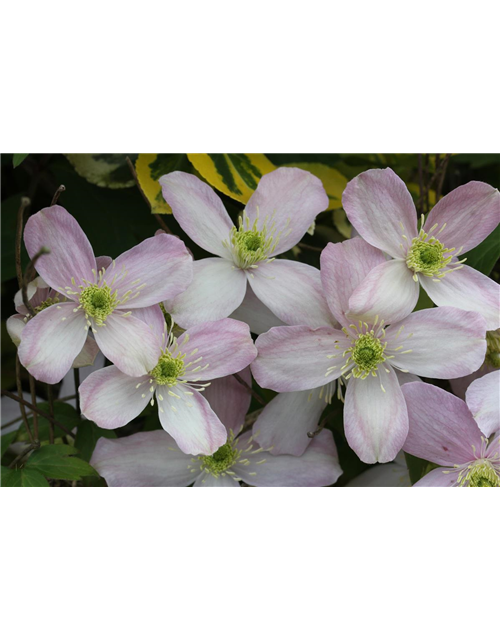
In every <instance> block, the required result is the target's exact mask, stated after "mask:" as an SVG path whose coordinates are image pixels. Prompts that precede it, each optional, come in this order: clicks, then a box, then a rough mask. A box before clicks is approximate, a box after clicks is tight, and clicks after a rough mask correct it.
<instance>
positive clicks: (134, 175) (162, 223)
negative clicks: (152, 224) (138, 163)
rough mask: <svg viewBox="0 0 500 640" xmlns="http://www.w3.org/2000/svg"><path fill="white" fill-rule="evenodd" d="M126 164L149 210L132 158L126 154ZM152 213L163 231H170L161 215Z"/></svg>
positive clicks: (149, 204) (149, 205)
mask: <svg viewBox="0 0 500 640" xmlns="http://www.w3.org/2000/svg"><path fill="white" fill-rule="evenodd" d="M127 164H128V168H129V169H130V173H131V174H132V177H133V178H134V181H135V184H136V185H137V188H138V189H139V191H140V192H141V195H142V197H143V198H144V201H145V202H146V204H147V205H148V207H149V209H150V210H151V208H152V207H151V203H150V202H149V200H148V197H147V195H146V194H145V193H144V191H143V190H142V187H141V183H140V182H139V178H138V176H137V171H136V170H135V167H134V163H133V162H132V160H131V159H130V158H129V157H128V156H127ZM151 213H153V212H152V211H151ZM153 215H154V217H155V218H156V221H157V222H158V224H159V225H160V227H161V228H162V229H163V231H165V232H166V233H172V232H171V231H170V229H169V228H168V226H167V224H166V223H165V222H164V221H163V220H162V217H161V216H160V215H158V214H157V213H153Z"/></svg>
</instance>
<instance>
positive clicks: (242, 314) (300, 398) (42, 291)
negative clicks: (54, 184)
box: [8, 168, 500, 486]
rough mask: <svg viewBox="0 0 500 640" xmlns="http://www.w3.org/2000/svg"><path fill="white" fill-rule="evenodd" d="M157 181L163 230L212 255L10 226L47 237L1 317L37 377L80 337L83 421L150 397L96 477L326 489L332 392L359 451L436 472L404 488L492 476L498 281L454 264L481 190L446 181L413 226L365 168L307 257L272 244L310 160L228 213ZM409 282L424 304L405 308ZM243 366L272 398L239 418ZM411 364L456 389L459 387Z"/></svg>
mask: <svg viewBox="0 0 500 640" xmlns="http://www.w3.org/2000/svg"><path fill="white" fill-rule="evenodd" d="M160 184H161V186H162V190H163V196H164V198H165V200H166V201H167V202H168V203H169V205H170V206H171V208H172V211H173V215H174V216H175V218H176V220H177V222H178V223H179V225H180V227H181V228H182V229H183V231H184V232H185V233H186V234H187V235H188V236H189V237H190V238H191V240H193V241H194V242H195V243H196V244H197V245H199V246H200V247H202V248H203V249H205V250H206V251H208V252H210V253H211V254H214V255H215V256H216V257H211V258H206V259H203V260H196V261H193V260H192V257H191V255H190V253H189V252H188V250H187V249H186V247H185V245H184V243H183V242H182V241H181V240H180V239H178V238H176V237H174V236H171V235H168V234H165V233H164V232H158V233H157V234H156V235H155V236H154V237H153V238H149V239H147V240H145V241H144V242H142V243H140V244H139V245H137V246H136V247H134V248H133V249H131V250H129V251H127V252H125V253H124V254H122V255H121V256H119V257H118V258H116V259H115V260H112V259H111V258H109V257H99V258H95V257H94V253H93V250H92V247H91V246H90V243H89V241H88V239H87V237H86V235H85V234H84V232H83V231H82V229H81V228H80V226H79V225H78V223H77V222H76V220H75V219H74V218H73V217H72V216H71V215H70V214H69V213H68V212H67V211H66V210H65V209H63V208H62V207H60V206H57V205H56V206H52V207H49V208H47V209H43V210H42V211H40V212H39V213H37V214H35V215H33V216H32V217H30V219H29V220H28V223H27V225H26V229H25V234H24V239H25V245H26V248H27V251H28V253H29V255H30V256H31V257H33V256H34V255H35V254H36V253H37V252H39V250H40V249H41V247H43V246H45V247H47V248H49V249H50V254H48V255H42V256H41V257H40V258H39V259H38V261H37V263H36V267H37V270H38V273H39V276H40V277H38V278H37V279H36V280H35V281H34V282H33V283H32V284H31V285H30V287H29V289H28V297H29V298H30V301H31V305H32V306H33V307H34V309H35V311H36V315H35V316H34V317H31V316H30V315H29V312H28V310H27V309H26V307H25V306H24V305H23V304H22V299H21V295H20V293H19V294H18V295H17V296H16V300H15V303H16V309H17V311H18V315H15V316H13V317H11V318H10V319H9V322H8V330H9V333H10V335H11V337H12V339H13V340H14V341H15V342H16V344H18V345H19V358H20V360H21V362H22V364H23V365H24V366H25V367H26V368H27V369H28V371H30V373H31V374H32V375H33V376H34V377H35V378H36V379H38V380H41V381H44V382H48V383H56V382H58V381H60V380H61V379H62V377H63V376H64V375H65V374H66V373H67V371H68V370H69V369H70V368H71V367H72V366H73V367H78V366H85V365H87V364H90V363H91V362H93V359H94V357H95V354H96V352H97V351H98V350H101V351H102V353H103V354H104V355H105V356H106V358H108V359H109V360H110V361H111V362H112V363H113V364H112V365H111V366H107V367H104V368H103V369H101V370H99V371H96V372H94V373H92V374H91V375H89V376H88V377H87V378H86V379H85V381H84V382H83V383H82V385H81V386H80V389H79V393H80V401H81V409H82V412H83V414H84V415H85V416H86V417H87V418H89V419H90V420H93V421H94V422H95V423H96V424H97V425H99V426H100V427H102V428H104V429H115V428H119V427H122V426H124V425H126V424H128V423H129V422H130V421H131V420H133V419H134V418H135V417H136V416H138V415H139V414H140V413H141V411H142V410H143V409H144V408H145V407H146V406H147V404H148V403H149V402H150V403H151V404H152V405H154V403H155V399H156V404H157V406H158V414H159V420H160V423H161V426H162V427H163V430H156V431H148V432H141V433H137V434H135V435H132V436H128V437H123V438H118V439H115V440H109V439H101V440H100V441H99V442H98V444H97V447H96V450H95V452H94V455H93V458H92V461H91V462H92V464H93V465H94V466H95V468H96V469H97V470H98V471H99V473H100V474H101V475H102V476H103V477H104V478H105V479H106V480H107V482H108V484H109V485H111V486H119V485H129V486H130V485H136V486H147V485H157V486H186V485H190V484H192V483H193V482H194V484H195V486H239V483H240V481H243V482H245V483H246V484H248V485H253V486H323V485H331V484H334V483H335V482H336V481H337V479H338V477H339V476H340V474H341V473H342V470H341V468H340V465H339V462H338V456H337V452H336V448H335V443H334V440H333V435H332V433H331V432H330V431H328V430H326V429H325V430H322V431H320V432H319V433H318V434H317V435H316V436H315V437H314V438H312V439H311V438H310V437H309V436H308V432H310V431H314V430H315V429H316V427H317V424H318V421H319V418H320V416H321V414H322V412H323V410H324V408H325V406H326V405H325V403H326V404H328V403H329V402H331V400H332V398H333V396H334V394H335V393H336V394H338V396H339V397H340V398H341V399H344V397H345V408H344V426H345V435H346V438H347V441H348V443H349V445H350V446H351V448H352V449H353V450H354V451H355V452H356V453H357V455H358V456H359V458H360V459H361V460H363V461H364V462H366V463H375V462H388V461H391V460H394V458H395V457H396V455H397V454H398V452H400V451H401V450H404V451H406V452H408V453H411V454H413V455H416V456H418V457H421V458H424V459H426V460H429V461H431V462H433V463H435V464H436V465H440V467H446V468H445V469H441V468H438V469H435V470H434V471H432V472H431V473H429V474H428V475H426V476H425V477H424V478H423V479H422V480H421V481H420V482H419V483H418V484H421V485H436V486H437V485H440V486H500V435H499V434H498V431H499V429H500V419H499V407H498V397H499V383H500V370H498V369H497V368H496V367H497V366H498V362H495V363H493V362H492V359H493V358H492V355H491V353H490V352H491V349H488V345H491V344H492V343H493V342H495V340H498V338H497V335H498V334H496V333H495V330H497V329H498V327H499V326H500V320H499V287H498V285H497V284H496V283H495V282H493V281H492V280H491V279H490V278H488V277H486V276H484V275H482V274H481V273H479V272H478V271H475V270H474V269H472V268H470V267H468V266H466V265H464V264H463V262H464V261H463V260H461V259H460V256H461V255H462V254H463V253H464V252H466V251H468V250H470V249H472V248H473V247H475V246H476V245H477V244H479V243H480V242H481V241H482V240H483V239H484V238H486V237H487V236H488V235H489V234H490V233H491V232H492V231H493V230H494V229H495V227H496V226H497V224H498V223H499V221H500V194H499V192H498V191H497V190H496V189H494V188H492V187H491V186H489V185H487V184H484V183H480V182H470V183H469V184H467V185H464V186H462V187H459V188H458V189H455V190H454V191H453V192H452V193H450V194H449V195H447V196H445V197H444V198H442V199H441V200H440V201H439V202H438V203H437V204H436V206H435V207H434V208H433V209H432V211H431V212H430V214H429V215H428V216H427V219H424V217H422V220H421V224H420V229H419V228H418V217H417V213H416V209H415V206H414V203H413V200H412V197H411V195H410V193H409V192H408V190H407V188H406V186H405V184H404V182H403V181H402V180H400V178H399V177H398V176H397V175H396V174H395V173H394V172H393V171H392V170H390V169H385V170H370V171H366V172H364V173H362V174H360V175H359V176H358V177H356V178H355V179H354V180H352V181H351V182H350V183H349V184H348V186H347V188H346V190H345V192H344V196H343V206H344V209H345V211H346V214H347V217H348V218H349V220H350V222H351V223H352V225H353V230H354V231H353V236H356V237H352V238H351V239H350V240H346V241H344V242H342V243H336V244H332V243H330V244H328V246H327V247H326V248H325V249H324V250H323V252H322V254H321V268H320V269H319V270H318V269H316V268H314V267H312V266H310V265H307V264H303V263H300V262H298V261H295V260H284V259H276V256H278V255H280V254H282V253H284V252H286V251H288V250H290V249H292V248H293V247H294V246H295V245H296V244H297V243H298V242H299V241H300V239H301V238H302V236H303V235H304V234H305V232H306V231H307V230H308V228H309V227H310V226H311V225H312V224H313V223H314V220H315V217H316V216H317V214H318V213H320V212H321V211H324V210H325V209H326V208H327V207H328V197H327V195H326V193H325V190H324V188H323V186H322V184H321V182H320V180H319V179H318V178H316V177H314V176H313V175H311V174H310V173H308V172H306V171H303V170H300V169H296V168H280V169H277V170H276V171H273V172H272V173H269V174H267V175H265V176H263V177H262V179H261V180H260V183H259V185H258V188H257V190H256V191H255V193H254V194H253V196H252V197H251V198H250V200H249V202H248V204H247V206H246V208H245V210H244V211H243V213H242V215H241V217H240V219H239V223H238V226H235V225H234V224H233V222H232V221H231V219H230V217H229V215H228V214H227V212H226V210H225V208H224V205H223V203H222V201H221V200H220V198H219V197H218V196H217V195H216V193H215V192H214V191H213V190H212V189H211V188H210V187H209V186H208V185H207V184H205V183H204V182H202V181H201V180H199V179H198V178H197V177H195V176H194V175H191V174H186V173H182V172H173V173H170V174H167V175H165V176H163V177H162V178H161V179H160ZM420 286H422V288H423V289H424V290H425V291H426V292H427V294H428V295H429V297H430V298H431V299H432V301H433V302H434V303H435V304H436V305H437V307H436V308H432V309H424V310H421V311H416V312H414V308H415V306H416V304H417V300H418V297H419V291H420ZM181 327H182V328H181ZM89 330H90V331H89ZM251 332H252V333H254V334H260V335H259V336H258V338H257V339H256V341H255V344H254V342H253V340H252V336H251ZM233 374H238V377H237V378H236V377H234V375H233ZM471 374H472V375H471ZM484 374H486V375H484ZM251 375H253V376H254V378H255V379H256V380H257V382H258V384H259V385H260V386H261V387H262V388H267V389H271V390H273V391H276V392H278V395H276V397H275V398H274V399H273V400H272V401H271V402H270V403H269V404H267V405H266V407H265V408H264V410H263V411H262V412H261V414H260V415H259V417H258V419H257V420H256V422H255V423H254V425H253V429H252V430H251V431H246V430H244V429H243V425H244V422H245V416H246V413H247V411H248V408H249V405H250V395H249V392H248V388H247V387H248V386H249V385H251ZM418 376H425V377H429V378H438V379H459V380H460V379H462V378H464V377H465V376H469V378H468V379H467V381H468V382H472V384H470V386H469V388H468V389H467V393H466V402H464V401H463V400H461V399H459V398H458V397H456V396H454V395H452V394H450V393H448V392H446V391H443V390H442V389H440V388H438V387H436V386H433V385H430V384H426V383H424V382H422V381H421V380H420V378H419V377H418ZM238 378H239V379H238ZM476 378H477V379H476ZM241 380H243V381H244V383H245V382H246V386H245V385H244V384H242V382H241Z"/></svg>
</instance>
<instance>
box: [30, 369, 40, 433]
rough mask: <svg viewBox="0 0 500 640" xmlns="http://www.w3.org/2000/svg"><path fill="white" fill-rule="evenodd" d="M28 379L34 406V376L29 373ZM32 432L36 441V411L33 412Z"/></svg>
mask: <svg viewBox="0 0 500 640" xmlns="http://www.w3.org/2000/svg"><path fill="white" fill-rule="evenodd" d="M29 381H30V392H31V403H32V404H33V406H34V407H36V385H35V378H34V377H33V376H32V375H31V374H29ZM33 434H34V438H35V441H38V414H37V413H33Z"/></svg>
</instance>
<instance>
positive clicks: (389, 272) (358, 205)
mask: <svg viewBox="0 0 500 640" xmlns="http://www.w3.org/2000/svg"><path fill="white" fill-rule="evenodd" d="M342 203H343V206H344V209H345V212H346V214H347V217H348V218H349V220H350V222H351V223H352V224H353V225H354V226H355V228H356V229H357V231H358V232H359V234H360V235H361V237H362V238H364V239H365V240H366V241H367V242H369V243H370V244H371V245H373V246H374V247H377V248H378V249H381V250H382V251H384V252H386V253H387V254H388V255H389V256H390V257H391V258H393V259H392V260H388V261H384V262H381V263H380V264H379V265H378V266H377V267H375V268H374V269H373V270H372V271H371V272H370V273H369V274H368V275H367V277H366V279H365V280H364V281H363V282H362V283H361V284H360V285H359V286H358V287H357V288H356V289H355V290H354V291H353V292H352V295H351V298H350V300H349V309H350V311H351V312H352V313H353V314H355V315H356V316H358V317H361V318H365V319H366V318H371V317H375V316H376V315H377V314H378V315H379V317H381V318H385V319H386V321H391V322H394V321H396V320H401V319H402V318H404V317H405V316H407V315H408V314H409V313H410V312H411V311H413V309H414V308H415V305H416V304H417V300H418V296H419V290H420V285H422V287H423V289H424V290H425V291H426V292H427V293H428V295H429V297H430V298H431V300H432V301H433V302H434V303H435V304H436V305H438V306H450V307H456V308H458V309H464V310H466V311H476V312H478V313H481V315H483V316H484V317H485V318H486V328H487V329H497V328H498V327H499V326H500V319H499V299H500V288H499V286H498V285H497V284H496V283H495V282H494V281H493V280H491V279H490V278H488V277H487V276H485V275H483V274H482V273H480V272H479V271H476V270H475V269H472V268H471V267H468V266H466V265H464V264H463V262H464V260H459V257H460V256H461V255H462V254H463V253H465V252H466V251H469V250H470V249H473V248H474V247H475V246H476V245H478V244H479V243H480V242H481V241H482V240H484V239H485V238H486V237H487V236H488V235H489V234H490V233H491V232H492V231H493V230H494V229H495V227H496V226H497V225H498V223H499V222H500V193H499V192H498V190H497V189H494V188H493V187H491V186H490V185H488V184H485V183H483V182H469V183H468V184H466V185H463V186H461V187H458V188H457V189H455V190H454V191H452V192H451V193H449V194H448V195H446V196H445V197H444V198H442V199H441V200H440V201H439V202H438V203H437V204H436V206H435V207H434V208H433V209H432V211H431V212H430V213H429V215H428V217H427V220H425V222H424V218H423V216H422V224H421V228H420V231H419V230H418V229H417V214H416V209H415V205H414V203H413V199H412V197H411V195H410V193H409V191H408V189H407V188H406V185H405V183H404V182H403V181H402V180H401V179H400V178H399V177H398V176H397V175H396V174H395V173H394V172H393V171H392V170H391V169H370V170H369V171H365V172H363V173H361V174H360V175H359V176H357V177H356V178H354V180H351V182H349V184H348V185H347V187H346V189H345V191H344V194H343V196H342Z"/></svg>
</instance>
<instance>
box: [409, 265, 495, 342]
mask: <svg viewBox="0 0 500 640" xmlns="http://www.w3.org/2000/svg"><path fill="white" fill-rule="evenodd" d="M420 282H421V283H422V287H423V288H424V289H425V290H426V291H427V293H428V294H429V297H430V298H431V300H432V301H433V302H434V303H435V304H437V306H438V307H443V306H447V307H457V309H465V311H477V313H480V314H481V315H482V316H483V318H484V319H485V320H486V328H487V329H488V330H492V329H497V328H498V327H500V287H499V286H498V284H497V283H496V282H495V281H494V280H492V279H491V278H488V277H487V276H485V275H483V274H482V273H480V272H479V271H476V270H475V269H472V268H471V267H468V266H466V265H464V266H463V267H462V268H461V269H457V271H452V272H451V273H447V274H446V276H445V277H444V278H440V279H439V281H438V282H436V281H435V280H433V279H432V278H427V277H425V276H423V277H421V278H420Z"/></svg>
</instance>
